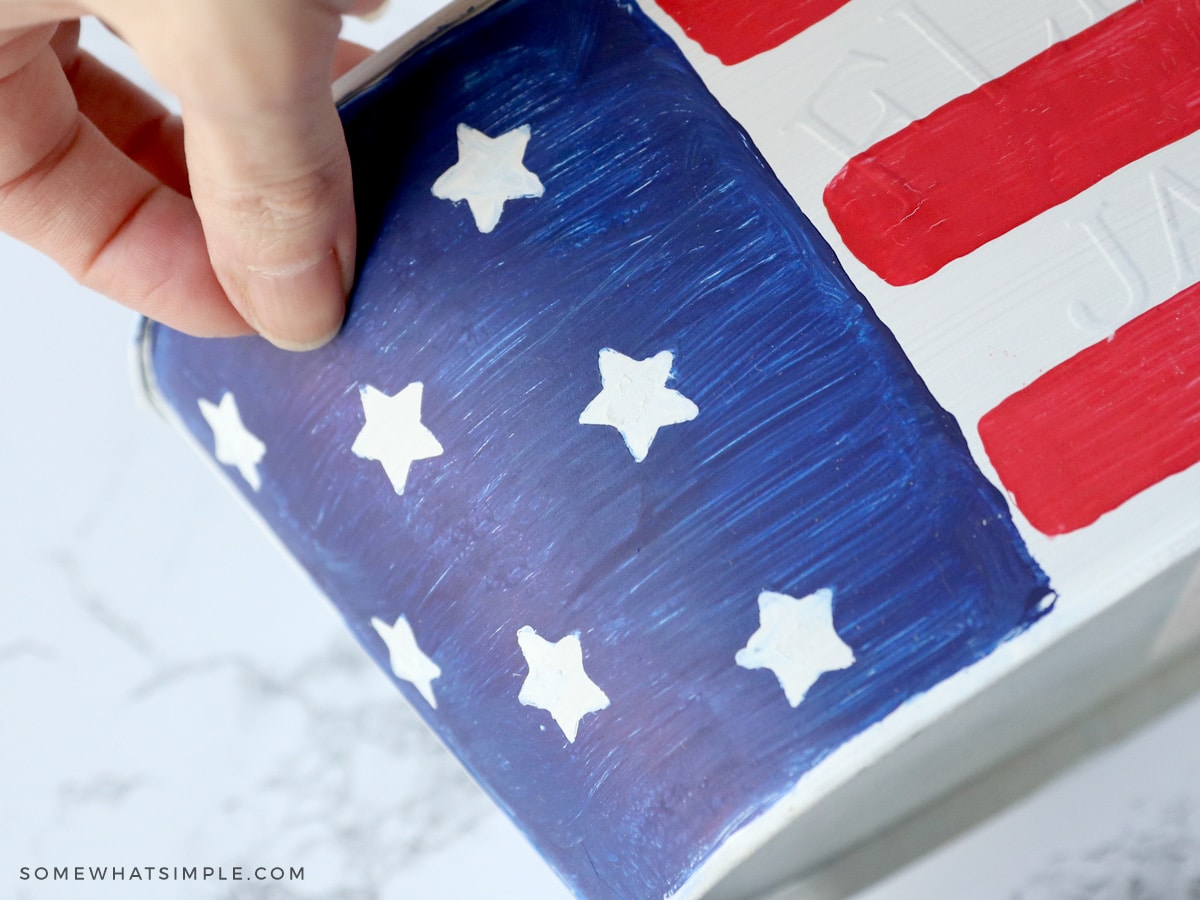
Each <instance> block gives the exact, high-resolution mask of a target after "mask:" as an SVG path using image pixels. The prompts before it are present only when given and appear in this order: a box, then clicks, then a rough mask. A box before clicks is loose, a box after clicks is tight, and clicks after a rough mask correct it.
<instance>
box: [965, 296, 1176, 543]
mask: <svg viewBox="0 0 1200 900" xmlns="http://www.w3.org/2000/svg"><path fill="white" fill-rule="evenodd" d="M979 435H980V437H981V438H983V445H984V448H985V449H986V450H987V454H988V457H989V458H990V459H991V460H992V463H993V465H995V467H996V471H997V473H998V474H999V476H1000V481H1001V482H1002V483H1003V484H1004V486H1005V487H1006V488H1008V490H1009V491H1010V492H1011V493H1012V495H1013V499H1014V500H1015V501H1016V504H1017V507H1018V508H1019V509H1020V510H1021V512H1022V513H1024V514H1025V518H1027V519H1028V520H1029V521H1030V523H1031V524H1032V525H1033V527H1034V528H1036V529H1037V530H1038V531H1041V532H1043V533H1045V534H1064V533H1066V532H1068V531H1074V530H1075V529H1077V528H1082V527H1084V526H1085V525H1090V524H1091V523H1092V522H1094V521H1096V519H1098V518H1099V517H1100V516H1102V515H1103V514H1104V513H1106V512H1108V511H1110V510H1112V509H1115V508H1116V507H1118V506H1120V505H1121V504H1122V503H1124V502H1125V501H1126V500H1128V499H1129V498H1130V497H1133V496H1134V495H1136V494H1138V493H1140V492H1141V491H1144V490H1145V489H1146V488H1148V487H1150V486H1151V485H1155V484H1158V483H1159V482H1160V481H1162V480H1163V479H1164V478H1167V477H1168V476H1170V475H1174V474H1175V473H1177V472H1181V471H1183V470H1184V469H1186V468H1188V467H1189V466H1193V465H1195V464H1196V463H1198V462H1200V285H1193V286H1192V287H1190V288H1188V289H1187V290H1185V291H1182V292H1181V293H1179V294H1176V295H1175V296H1174V297H1172V298H1171V299H1170V300H1168V301H1166V302H1165V303H1163V304H1161V305H1159V306H1156V307H1155V308H1154V309H1152V310H1150V311H1149V312H1147V313H1144V314H1142V315H1140V316H1138V317H1137V318H1136V319H1134V320H1133V321H1132V322H1130V323H1129V324H1128V325H1125V326H1124V327H1122V328H1120V329H1119V330H1118V331H1117V332H1116V334H1114V335H1113V337H1112V338H1111V339H1110V340H1107V341H1101V342H1100V343H1098V344H1095V345H1093V346H1091V347H1089V348H1087V349H1086V350H1084V351H1083V352H1082V353H1079V354H1077V355H1076V356H1073V357H1071V359H1069V360H1067V361H1066V362H1065V363H1063V364H1061V365H1059V366H1056V367H1055V368H1053V369H1051V370H1050V371H1049V372H1047V373H1046V374H1045V375H1043V376H1042V377H1041V378H1039V379H1038V380H1037V381H1035V382H1034V383H1033V384H1031V385H1030V386H1029V387H1027V388H1025V389H1024V390H1022V391H1018V392H1017V393H1016V394H1013V395H1012V396H1011V397H1009V398H1008V399H1006V400H1005V401H1004V402H1003V403H1001V404H1000V405H999V406H997V407H996V408H995V409H993V410H991V411H990V412H989V413H988V414H987V415H985V416H984V417H983V418H982V419H981V420H980V422H979Z"/></svg>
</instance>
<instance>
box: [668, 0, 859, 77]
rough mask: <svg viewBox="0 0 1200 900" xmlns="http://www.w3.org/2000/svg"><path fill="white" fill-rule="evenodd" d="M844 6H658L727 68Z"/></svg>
mask: <svg viewBox="0 0 1200 900" xmlns="http://www.w3.org/2000/svg"><path fill="white" fill-rule="evenodd" d="M849 2H850V0H659V5H660V6H661V7H662V8H663V11H664V12H665V13H666V14H667V15H669V16H670V17H671V18H673V19H674V20H675V21H676V22H678V23H679V24H680V25H681V26H682V27H683V30H684V31H685V32H687V35H688V37H690V38H692V40H694V41H696V42H697V43H698V44H699V45H700V46H701V47H703V48H704V49H705V50H706V51H707V52H709V53H711V54H712V55H713V56H715V57H717V58H718V59H719V60H721V62H723V63H725V65H727V66H728V65H733V64H734V63H740V62H742V61H744V60H747V59H749V58H750V57H752V56H757V55H758V54H760V53H763V52H765V51H767V50H770V49H772V48H773V47H778V46H779V45H780V44H782V43H783V42H784V41H786V40H788V39H789V38H793V37H795V36H796V35H798V34H799V33H800V32H802V31H803V30H804V29H806V28H808V27H809V26H810V25H812V24H814V23H816V22H819V21H821V20H822V19H823V18H825V17H826V16H827V15H829V14H830V13H832V12H834V11H835V10H837V9H840V8H841V7H843V6H845V5H846V4H847V3H849Z"/></svg>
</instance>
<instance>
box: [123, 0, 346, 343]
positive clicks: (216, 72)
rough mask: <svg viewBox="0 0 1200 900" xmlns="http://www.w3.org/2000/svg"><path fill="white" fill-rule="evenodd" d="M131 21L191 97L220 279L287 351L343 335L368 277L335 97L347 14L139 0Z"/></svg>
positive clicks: (300, 5)
mask: <svg viewBox="0 0 1200 900" xmlns="http://www.w3.org/2000/svg"><path fill="white" fill-rule="evenodd" d="M131 5H132V6H134V7H136V8H137V10H136V12H137V15H134V16H131V17H130V18H131V21H130V22H129V23H128V25H124V23H118V25H119V26H122V30H123V33H124V34H125V36H126V39H127V40H129V42H130V43H131V44H132V45H133V46H134V49H135V50H137V51H138V52H139V54H140V55H142V57H143V59H144V60H145V61H146V64H147V66H148V68H150V70H151V71H152V72H153V73H154V74H155V75H156V77H158V78H160V79H161V80H162V82H163V83H164V85H165V86H166V87H167V88H168V89H170V90H172V91H173V92H174V93H175V94H176V96H177V97H178V98H179V102H180V107H181V111H182V113H183V122H184V145H185V150H186V154H187V163H188V174H189V180H190V187H191V193H192V197H193V200H194V201H195V204H196V209H197V211H198V213H199V215H200V220H201V222H202V223H203V227H204V234H205V240H206V242H207V245H208V251H209V255H210V257H211V259H212V264H213V268H214V271H215V272H216V275H217V278H218V280H219V282H220V284H221V286H222V287H223V288H224V290H225V292H226V294H227V295H228V297H229V299H230V301H231V302H232V303H233V305H234V307H235V308H236V309H237V310H238V311H239V312H240V313H241V314H242V316H243V317H244V318H245V319H246V321H247V322H248V323H249V324H250V325H251V326H253V327H254V328H255V329H256V330H258V331H259V332H260V333H261V334H262V335H263V336H264V337H266V338H267V339H268V340H270V341H272V342H273V343H275V344H277V345H279V346H281V347H284V348H287V349H297V350H299V349H308V348H311V347H316V346H319V345H321V344H323V343H325V342H326V341H328V340H329V339H330V338H332V337H333V336H334V334H336V333H337V330H338V328H339V327H340V325H341V322H342V317H343V316H344V314H345V298H346V294H347V292H348V291H349V289H350V285H351V281H352V279H353V276H354V253H355V221H354V208H353V194H352V189H351V179H350V162H349V157H348V154H347V151H346V142H345V138H344V136H343V134H342V129H341V123H340V121H339V119H338V116H337V112H336V110H335V108H334V104H333V99H332V96H331V93H330V71H331V68H332V66H333V64H334V56H335V51H336V47H337V35H338V32H339V30H340V28H341V15H340V11H339V9H338V8H337V4H335V3H329V2H319V0H255V2H246V0H188V2H180V3H178V4H176V3H174V2H173V3H168V4H164V3H159V2H152V3H143V2H134V3H132V4H131Z"/></svg>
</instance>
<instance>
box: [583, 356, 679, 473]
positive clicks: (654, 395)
mask: <svg viewBox="0 0 1200 900" xmlns="http://www.w3.org/2000/svg"><path fill="white" fill-rule="evenodd" d="M674 362H675V357H674V355H673V354H672V353H671V352H670V351H668V350H664V351H662V352H661V353H659V354H657V355H656V356H652V357H650V358H649V359H640V360H638V359H633V358H631V357H628V356H626V355H625V354H624V353H618V352H617V351H616V350H609V349H605V350H601V351H600V384H601V390H600V393H599V394H597V395H596V398H595V399H594V400H593V401H592V402H591V403H589V404H588V405H587V408H586V409H585V410H584V411H583V412H582V413H580V414H579V423H580V424H581V425H611V426H612V427H613V428H615V429H617V431H619V432H621V437H623V438H624V439H625V446H626V447H628V448H629V452H630V453H631V454H633V458H634V460H635V461H637V462H641V461H642V460H644V459H645V458H646V454H647V453H649V452H650V444H651V443H652V442H653V441H654V437H655V435H657V434H658V429H660V428H662V427H663V426H665V425H678V424H679V423H680V422H690V421H691V420H692V419H694V418H696V416H697V415H699V414H700V409H699V407H697V406H696V404H695V403H693V402H692V401H691V400H689V399H688V398H687V397H685V396H683V394H681V393H679V391H676V390H672V389H671V388H669V387H667V379H668V378H670V377H671V366H672V364H673V363H674Z"/></svg>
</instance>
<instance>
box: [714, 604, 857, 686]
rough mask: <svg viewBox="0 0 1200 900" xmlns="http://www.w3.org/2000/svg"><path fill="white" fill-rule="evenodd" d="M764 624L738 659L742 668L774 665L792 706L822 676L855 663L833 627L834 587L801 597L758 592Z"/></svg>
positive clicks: (771, 668) (759, 615) (759, 611)
mask: <svg viewBox="0 0 1200 900" xmlns="http://www.w3.org/2000/svg"><path fill="white" fill-rule="evenodd" d="M758 617H759V623H760V624H759V628H758V631H756V632H754V634H752V635H751V636H750V640H749V641H748V642H747V644H746V646H745V647H743V648H742V649H741V650H739V651H738V652H737V656H736V657H735V659H736V660H737V664H738V665H739V666H741V667H742V668H743V669H770V670H771V671H773V672H774V673H775V677H776V678H778V679H779V685H780V687H782V688H783V693H784V695H785V696H786V697H787V701H788V703H790V704H791V705H792V706H793V707H796V706H799V705H800V701H801V700H803V699H804V695H805V694H807V693H808V689H809V688H811V687H812V686H813V685H814V684H816V681H817V679H818V678H820V677H821V676H822V675H824V674H825V673H826V672H833V671H836V670H838V669H846V668H849V667H850V666H851V665H853V664H854V651H853V650H851V649H850V648H849V647H848V646H847V645H846V643H845V642H844V641H843V640H842V639H841V638H840V637H838V633H837V632H836V631H835V630H834V627H833V591H831V590H829V589H828V588H822V589H821V590H819V591H817V592H816V593H815V594H809V595H808V596H807V597H802V598H801V599H799V600H797V599H796V598H795V597H789V596H788V595H787V594H776V593H774V592H772V591H763V592H762V593H761V594H759V595H758Z"/></svg>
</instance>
